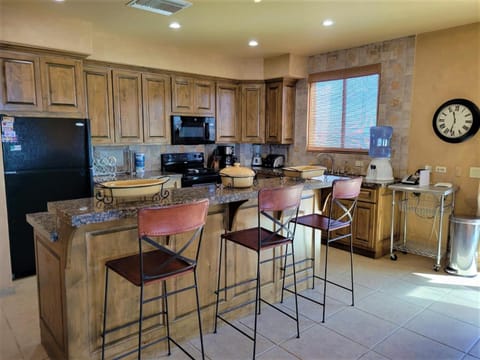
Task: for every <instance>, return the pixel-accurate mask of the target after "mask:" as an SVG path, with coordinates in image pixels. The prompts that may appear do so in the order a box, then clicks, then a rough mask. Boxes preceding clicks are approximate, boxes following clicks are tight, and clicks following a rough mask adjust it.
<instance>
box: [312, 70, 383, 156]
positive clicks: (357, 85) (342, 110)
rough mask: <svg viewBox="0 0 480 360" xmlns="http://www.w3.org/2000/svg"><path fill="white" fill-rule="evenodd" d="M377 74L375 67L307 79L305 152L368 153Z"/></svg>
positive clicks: (377, 86)
mask: <svg viewBox="0 0 480 360" xmlns="http://www.w3.org/2000/svg"><path fill="white" fill-rule="evenodd" d="M380 71H381V65H380V64H375V65H368V66H362V67H357V68H350V69H344V70H337V71H329V72H323V73H316V74H311V75H310V76H309V78H308V82H309V104H308V107H309V109H308V110H309V111H308V131H307V150H309V151H318V150H331V151H339V152H368V148H369V143H370V127H372V126H376V125H377V114H378V94H379V86H380Z"/></svg>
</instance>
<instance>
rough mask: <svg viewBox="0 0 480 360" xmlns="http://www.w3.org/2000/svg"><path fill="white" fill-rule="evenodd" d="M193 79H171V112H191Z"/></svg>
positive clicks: (180, 77)
mask: <svg viewBox="0 0 480 360" xmlns="http://www.w3.org/2000/svg"><path fill="white" fill-rule="evenodd" d="M193 82H194V81H193V79H192V78H188V77H184V76H173V77H172V112H174V113H183V114H191V113H192V112H193Z"/></svg>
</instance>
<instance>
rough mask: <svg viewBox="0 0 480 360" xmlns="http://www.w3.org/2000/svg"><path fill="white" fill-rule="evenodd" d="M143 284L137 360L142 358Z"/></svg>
mask: <svg viewBox="0 0 480 360" xmlns="http://www.w3.org/2000/svg"><path fill="white" fill-rule="evenodd" d="M142 322H143V282H142V284H141V285H140V316H139V317H138V359H139V360H140V359H141V358H142Z"/></svg>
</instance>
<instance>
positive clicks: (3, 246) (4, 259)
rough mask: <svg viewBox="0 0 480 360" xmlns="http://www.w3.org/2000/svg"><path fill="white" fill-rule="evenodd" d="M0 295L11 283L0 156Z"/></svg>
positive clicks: (7, 290)
mask: <svg viewBox="0 0 480 360" xmlns="http://www.w3.org/2000/svg"><path fill="white" fill-rule="evenodd" d="M0 174H1V175H0V296H1V295H2V294H3V293H8V292H9V289H10V287H11V285H12V271H11V269H10V246H9V242H8V224H7V205H6V199H5V179H4V177H3V161H2V159H1V157H0Z"/></svg>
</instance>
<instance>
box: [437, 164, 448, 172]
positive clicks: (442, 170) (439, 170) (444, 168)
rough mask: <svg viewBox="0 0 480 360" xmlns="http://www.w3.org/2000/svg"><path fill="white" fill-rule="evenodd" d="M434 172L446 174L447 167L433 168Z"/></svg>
mask: <svg viewBox="0 0 480 360" xmlns="http://www.w3.org/2000/svg"><path fill="white" fill-rule="evenodd" d="M435 172H437V173H446V172H447V167H446V166H435Z"/></svg>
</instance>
